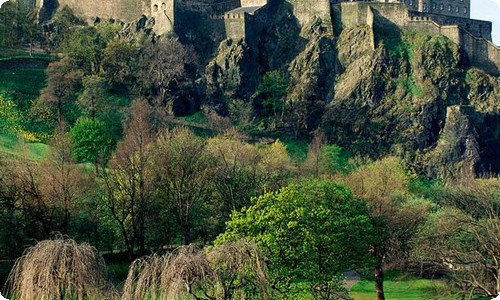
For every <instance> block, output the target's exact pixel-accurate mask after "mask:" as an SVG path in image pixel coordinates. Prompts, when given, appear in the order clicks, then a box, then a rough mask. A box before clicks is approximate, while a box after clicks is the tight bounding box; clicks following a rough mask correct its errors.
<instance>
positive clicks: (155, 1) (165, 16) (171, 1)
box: [151, 0, 175, 35]
mask: <svg viewBox="0 0 500 300" xmlns="http://www.w3.org/2000/svg"><path fill="white" fill-rule="evenodd" d="M151 16H152V17H153V18H154V19H155V25H154V31H155V33H156V34H160V35H161V34H165V33H167V32H171V31H174V21H175V0H152V1H151Z"/></svg>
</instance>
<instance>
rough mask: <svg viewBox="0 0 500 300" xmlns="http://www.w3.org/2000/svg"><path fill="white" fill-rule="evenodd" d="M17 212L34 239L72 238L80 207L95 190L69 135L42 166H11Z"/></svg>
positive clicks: (56, 141) (23, 162) (24, 162)
mask: <svg viewBox="0 0 500 300" xmlns="http://www.w3.org/2000/svg"><path fill="white" fill-rule="evenodd" d="M11 168H12V172H11V175H10V176H11V177H12V185H13V187H12V188H13V189H15V190H16V193H15V195H14V196H15V208H16V209H17V210H18V211H19V213H20V214H21V215H22V216H23V217H24V218H25V222H26V223H25V228H26V231H27V232H28V233H29V236H30V237H33V238H36V239H40V238H47V237H48V235H49V234H51V233H52V232H59V233H62V234H68V232H69V227H70V224H71V221H72V219H73V216H74V214H75V207H76V205H77V203H79V202H81V201H83V199H85V198H86V197H87V196H88V194H89V192H90V191H91V190H92V189H93V181H92V178H90V177H89V176H88V174H87V173H85V172H84V171H83V170H82V169H81V168H80V167H79V166H78V165H76V164H75V163H74V161H73V157H72V155H71V143H70V140H69V137H68V136H67V134H64V133H61V132H57V133H56V135H55V136H54V138H53V140H52V143H51V151H50V152H49V154H48V155H47V156H46V157H45V158H44V159H43V160H42V161H41V162H33V161H29V160H28V159H26V158H21V159H17V160H15V161H12V162H11Z"/></svg>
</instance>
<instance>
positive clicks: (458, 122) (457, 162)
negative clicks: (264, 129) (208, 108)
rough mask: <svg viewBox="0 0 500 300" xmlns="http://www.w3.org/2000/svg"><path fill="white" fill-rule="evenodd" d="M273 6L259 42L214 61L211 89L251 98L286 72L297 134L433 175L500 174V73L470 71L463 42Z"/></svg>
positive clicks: (233, 44)
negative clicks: (322, 136)
mask: <svg viewBox="0 0 500 300" xmlns="http://www.w3.org/2000/svg"><path fill="white" fill-rule="evenodd" d="M272 9H273V10H274V11H273V13H274V16H276V18H275V19H273V20H269V22H268V26H266V28H264V29H263V32H262V33H261V34H260V39H259V40H258V41H257V43H255V44H257V45H258V47H248V46H247V43H246V42H245V41H244V40H240V41H230V40H226V41H224V42H223V43H222V44H221V45H220V47H219V51H218V54H217V55H216V57H215V58H214V59H213V60H212V61H211V62H210V63H209V65H208V67H207V68H206V80H207V86H208V91H209V94H210V95H212V96H213V97H224V98H225V99H226V101H228V100H230V99H234V98H242V99H246V100H247V101H250V100H251V99H252V95H254V93H255V89H256V87H257V86H258V84H259V82H260V80H261V78H262V76H263V75H264V74H265V73H266V72H267V71H271V70H279V71H280V72H281V73H282V74H283V75H285V76H286V77H287V78H288V79H289V82H290V87H289V90H288V95H287V97H286V103H287V112H286V120H285V125H284V126H285V127H287V128H289V129H293V130H294V131H295V133H296V134H309V133H311V132H312V131H313V130H314V129H316V128H317V127H322V128H323V130H324V131H325V133H326V134H327V136H328V139H329V141H330V142H332V143H336V144H338V145H340V146H343V147H345V148H346V149H349V150H352V151H353V152H355V153H359V154H362V155H371V156H373V157H379V156H382V155H387V154H389V153H391V154H396V155H400V156H403V157H405V158H406V159H408V161H409V162H411V163H412V164H413V165H414V167H415V168H416V169H417V170H419V171H421V172H424V173H426V174H428V175H430V176H432V177H443V178H444V177H456V176H460V175H470V174H478V173H482V172H496V173H498V172H500V162H499V158H498V157H499V156H500V155H499V153H498V150H496V149H500V145H499V135H500V133H499V132H500V122H498V121H499V113H500V79H499V78H498V77H493V76H491V75H488V74H486V73H484V72H482V71H480V70H477V69H468V70H467V69H464V66H465V65H466V63H465V59H464V58H463V57H462V55H461V52H460V51H459V48H458V46H457V45H456V44H455V43H453V42H452V41H450V40H449V39H448V38H446V37H444V36H439V35H436V36H430V35H428V34H424V33H415V32H405V31H402V30H401V29H400V28H399V27H397V26H393V24H391V23H390V22H375V23H374V24H375V25H374V26H373V27H372V26H370V25H363V26H357V25H348V24H347V25H346V24H340V25H338V26H337V27H336V28H335V33H332V32H331V28H329V27H328V26H326V25H325V24H326V23H324V21H323V20H322V19H321V18H312V19H311V21H310V22H309V23H307V24H303V25H302V26H301V25H299V22H298V21H297V19H296V18H295V17H294V15H293V13H292V9H291V8H290V7H289V6H287V4H286V2H285V3H283V4H281V5H278V6H276V7H274V8H272ZM375 17H377V16H375ZM494 149H495V150H494Z"/></svg>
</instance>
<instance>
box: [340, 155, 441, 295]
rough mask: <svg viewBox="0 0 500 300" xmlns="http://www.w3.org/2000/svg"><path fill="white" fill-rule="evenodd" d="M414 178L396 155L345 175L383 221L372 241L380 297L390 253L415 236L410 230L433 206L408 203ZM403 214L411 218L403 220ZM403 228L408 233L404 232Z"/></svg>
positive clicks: (354, 190)
mask: <svg viewBox="0 0 500 300" xmlns="http://www.w3.org/2000/svg"><path fill="white" fill-rule="evenodd" d="M411 179H412V176H411V175H410V174H409V172H408V171H407V170H406V169H405V167H404V163H403V162H402V161H401V159H399V158H396V157H387V158H384V159H381V160H378V161H375V162H373V163H370V164H367V165H364V166H361V167H360V168H358V169H357V170H356V171H354V172H352V173H350V174H348V175H347V176H345V182H346V184H347V185H348V186H349V187H350V188H351V189H352V190H353V192H354V193H355V194H356V195H357V196H360V197H362V198H364V199H365V200H366V201H367V202H368V205H369V207H370V210H371V214H372V215H373V216H374V217H377V218H379V219H380V220H381V221H382V222H381V223H379V224H378V225H379V226H380V229H381V233H383V234H381V238H380V239H379V240H377V244H373V245H371V246H372V247H371V253H372V255H373V256H374V258H375V262H376V264H375V268H374V275H375V288H376V291H377V299H379V300H383V299H385V295H384V265H385V263H386V262H387V259H388V258H389V257H390V256H389V254H390V253H395V252H398V251H399V250H400V249H401V248H398V247H399V246H401V247H403V246H404V245H408V243H409V241H410V239H411V238H412V236H411V235H409V234H408V233H415V232H416V228H418V226H420V224H421V223H423V222H424V221H425V217H426V214H428V213H430V211H431V209H432V205H430V204H429V202H426V201H421V202H420V203H419V204H418V205H416V206H411V205H407V204H406V203H405V201H407V200H411V197H406V196H405V195H404V194H405V193H406V192H407V190H408V185H409V183H410V180H411ZM402 195H403V196H402ZM395 197H399V199H401V200H402V201H401V202H399V203H398V202H396V201H394V198H395ZM411 208H414V209H413V210H412V209H411ZM419 209H423V211H419ZM404 216H406V217H408V216H409V217H410V218H408V219H407V220H404ZM400 218H402V219H400ZM403 232H406V234H402V233H403ZM398 237H399V238H402V237H405V240H400V239H398Z"/></svg>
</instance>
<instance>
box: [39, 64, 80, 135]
mask: <svg viewBox="0 0 500 300" xmlns="http://www.w3.org/2000/svg"><path fill="white" fill-rule="evenodd" d="M46 72H47V77H48V79H47V80H48V82H47V87H46V88H44V89H43V90H42V91H41V95H40V98H39V101H41V102H43V103H48V104H53V105H55V106H56V109H57V123H58V126H59V127H61V126H62V123H63V105H64V104H65V103H67V102H70V101H72V100H74V92H75V88H76V85H77V83H78V82H79V80H80V77H81V76H80V72H79V71H77V70H75V69H74V68H73V63H72V62H71V60H70V59H69V58H67V57H65V58H63V59H61V60H59V61H56V62H53V63H50V64H49V66H48V68H47V71H46Z"/></svg>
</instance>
